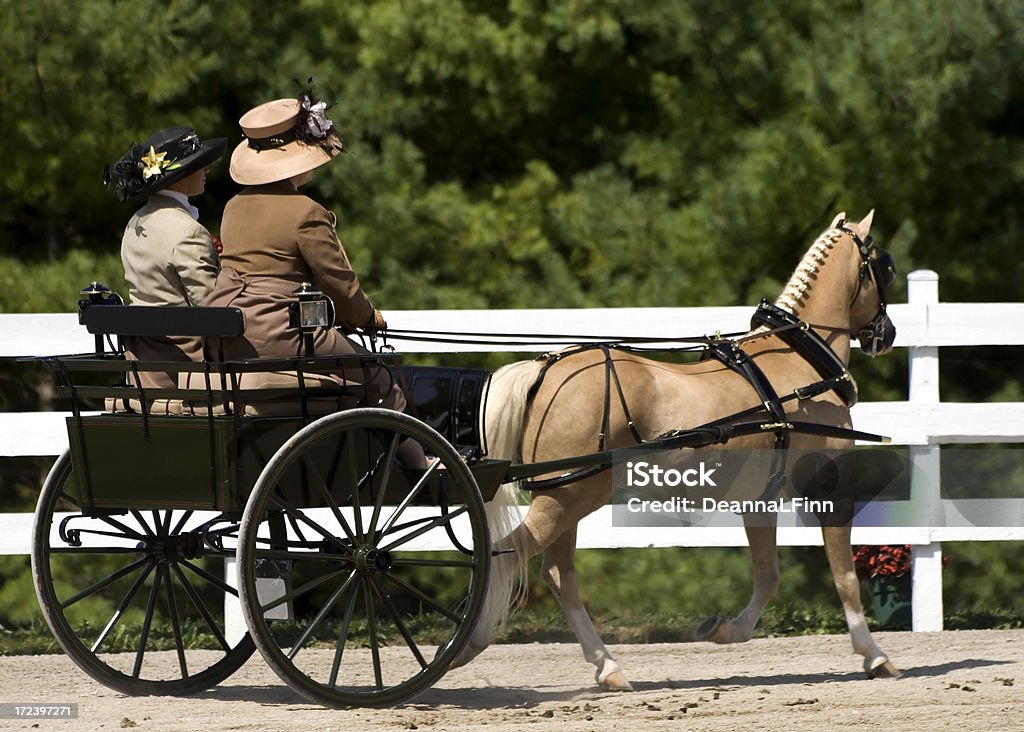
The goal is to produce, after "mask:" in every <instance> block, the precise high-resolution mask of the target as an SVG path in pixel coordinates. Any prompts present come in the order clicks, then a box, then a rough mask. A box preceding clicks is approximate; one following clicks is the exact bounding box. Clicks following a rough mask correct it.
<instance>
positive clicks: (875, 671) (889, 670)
mask: <svg viewBox="0 0 1024 732" xmlns="http://www.w3.org/2000/svg"><path fill="white" fill-rule="evenodd" d="M864 673H866V674H867V675H868V678H869V679H898V678H899V677H900V676H902V675H903V674H902V673H900V670H899V669H898V668H896V667H895V666H894V665H893V663H892V661H890V660H889V659H888V658H886V657H885V656H882V658H879V659H876V660H875V662H874V663H872V662H871V661H864Z"/></svg>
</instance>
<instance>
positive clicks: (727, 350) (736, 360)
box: [708, 340, 791, 448]
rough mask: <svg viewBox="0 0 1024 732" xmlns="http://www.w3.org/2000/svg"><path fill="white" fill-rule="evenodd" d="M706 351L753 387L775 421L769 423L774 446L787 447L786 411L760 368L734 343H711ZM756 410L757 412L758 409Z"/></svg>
mask: <svg viewBox="0 0 1024 732" xmlns="http://www.w3.org/2000/svg"><path fill="white" fill-rule="evenodd" d="M708 349H709V351H710V352H711V354H712V355H713V356H714V357H715V358H717V359H718V360H719V361H721V362H722V363H723V364H724V365H725V366H726V367H728V368H730V369H732V370H733V371H735V372H736V373H738V374H739V375H740V376H742V377H743V378H744V379H746V381H747V383H748V384H750V386H751V387H753V389H754V391H755V392H756V393H757V398H758V399H760V400H761V406H762V407H764V409H765V411H767V412H768V414H769V415H771V417H772V419H774V420H775V422H774V423H769V424H770V425H771V426H772V427H774V428H775V446H776V447H780V448H785V447H787V446H788V445H789V431H790V429H791V426H790V424H789V421H788V420H787V419H786V410H785V408H784V407H783V406H782V400H781V399H779V395H778V394H777V393H776V392H775V387H773V386H772V383H771V382H770V381H769V380H768V377H767V376H765V375H764V371H762V370H761V367H759V366H758V365H757V364H756V363H754V359H752V358H751V357H750V356H749V355H748V354H747V352H746V351H744V350H743V349H742V348H741V347H740V345H739V344H738V343H736V342H735V341H731V340H718V341H713V342H712V343H711V344H709V347H708ZM757 410H758V411H759V410H760V407H758V408H757ZM734 416H735V415H734ZM730 419H731V417H730Z"/></svg>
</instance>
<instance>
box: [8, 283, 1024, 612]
mask: <svg viewBox="0 0 1024 732" xmlns="http://www.w3.org/2000/svg"><path fill="white" fill-rule="evenodd" d="M907 280H908V302H907V303H906V304H894V305H890V315H891V317H892V320H893V322H894V323H895V324H896V326H897V329H898V335H897V340H896V344H895V345H896V347H898V348H906V349H907V350H908V356H909V358H908V361H909V373H908V385H909V389H908V395H909V397H908V399H907V401H899V402H866V403H861V404H858V405H856V406H855V407H854V409H853V419H854V424H855V425H856V427H857V428H858V429H861V430H865V431H868V432H878V433H882V434H885V435H889V436H891V437H892V440H893V443H895V444H898V445H906V446H908V448H909V452H910V459H911V462H912V464H913V467H914V470H913V477H912V479H911V497H910V503H911V504H912V505H914V506H916V507H917V509H918V510H924V511H926V512H928V514H929V515H935V516H972V515H978V514H979V513H982V514H983V513H988V514H989V515H999V516H1001V517H1003V519H1004V520H1003V521H1001V522H999V523H1002V524H1004V525H1001V526H984V525H963V526H950V525H948V524H947V523H946V522H937V523H935V524H932V523H929V522H928V521H924V522H922V523H917V522H915V523H914V525H912V526H898V525H886V526H861V525H857V524H856V523H855V525H854V530H853V541H854V543H857V544H888V543H900V544H911V545H912V547H913V551H912V588H913V629H914V630H916V631H934V630H941V629H942V546H941V544H942V542H944V541H1014V540H1024V499H1005V498H1004V499H959V500H957V499H943V498H941V495H940V485H939V457H940V450H941V446H942V445H948V444H964V443H1018V442H1024V403H1018V402H1000V403H944V402H942V401H941V400H940V398H939V348H942V347H971V346H1020V345H1024V326H1021V325H1020V324H1021V323H1024V303H942V302H939V299H938V280H939V278H938V275H937V274H936V273H934V272H932V271H930V270H919V271H916V272H912V273H910V275H909V276H908V278H907ZM751 312H752V309H751V308H749V307H724V308H614V309H586V310H578V309H572V310H563V309H559V310H447V311H389V312H388V321H389V322H390V323H391V324H392V325H394V326H396V327H398V326H400V327H401V328H403V329H405V330H423V331H435V330H446V331H468V332H480V333H538V334H551V333H558V334H565V333H571V334H576V335H577V337H579V336H583V335H600V336H624V335H629V336H633V337H650V338H668V337H690V336H693V335H700V334H704V333H713V332H723V333H728V332H743V331H745V330H746V329H747V328H748V326H749V320H750V315H751ZM0 334H2V337H0V358H5V357H8V358H10V357H21V356H30V355H39V354H46V355H49V354H55V353H82V352H88V351H91V350H92V349H93V347H94V341H93V337H92V336H91V335H89V334H87V333H86V332H85V330H84V329H83V328H82V326H80V325H79V324H78V322H77V317H76V316H75V315H74V314H65V313H58V314H53V313H50V314H29V315H0ZM394 345H396V346H397V347H398V350H399V351H401V352H404V353H410V354H411V353H459V352H470V351H491V350H496V349H495V348H494V347H493V346H486V345H471V344H464V343H463V344H460V343H423V342H418V341H396V342H395V343H394ZM556 345H557V344H554V343H552V347H556ZM501 350H503V351H518V352H536V351H537V350H538V348H537V347H536V346H532V345H515V346H508V347H503V348H502V349H501ZM66 417H67V414H65V413H58V412H32V413H10V412H8V413H0V456H6V457H12V456H14V457H17V456H50V455H57V454H59V453H60V452H62V451H63V450H64V449H65V448H66V447H67V432H66V429H65V423H64V420H65V418H66ZM1006 517H1011V518H1010V519H1009V520H1006ZM1014 517H1016V518H1014ZM31 523H32V516H31V514H26V513H6V514H0V554H26V553H28V552H29V550H30V534H31ZM968 523H969V522H968ZM1006 524H1009V525H1006ZM578 543H579V546H580V547H583V548H619V547H647V546H657V547H665V546H687V547H697V546H745V545H746V537H745V535H744V533H743V529H742V526H741V525H740V522H739V519H738V518H737V522H736V525H735V526H732V527H727V528H726V529H715V530H713V531H712V530H707V529H703V528H692V529H683V528H672V527H643V528H638V527H621V526H613V525H612V519H611V510H610V507H608V506H606V507H605V508H604V509H601V510H599V511H597V512H595V513H594V514H592V515H591V516H589V517H587V518H586V519H585V520H584V521H583V522H582V523H581V524H580V527H579V533H578ZM779 543H780V544H781V545H788V546H813V545H820V544H821V543H822V540H821V532H820V531H819V530H817V529H814V528H808V527H801V526H787V525H780V529H779Z"/></svg>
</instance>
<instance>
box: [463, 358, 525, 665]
mask: <svg viewBox="0 0 1024 732" xmlns="http://www.w3.org/2000/svg"><path fill="white" fill-rule="evenodd" d="M542 368H543V363H541V362H539V361H519V362H516V363H513V364H509V365H508V366H504V367H502V368H500V369H498V370H497V371H496V372H495V373H494V376H492V377H491V381H490V384H489V385H488V388H487V393H486V394H485V395H484V404H483V407H484V409H483V424H482V429H483V435H484V443H485V445H486V446H487V456H488V457H491V458H494V459H498V460H511V461H512V462H513V463H519V462H521V461H522V439H523V428H524V425H525V421H526V407H527V402H528V396H529V391H530V388H531V387H532V386H533V384H534V383H535V382H536V381H537V378H538V377H539V376H540V372H541V369H542ZM520 495H521V489H520V485H519V483H505V484H504V485H502V486H501V487H500V488H499V489H498V492H497V493H496V494H495V496H494V498H493V500H491V501H490V502H489V503H488V504H487V525H488V528H489V529H490V534H491V541H492V544H493V547H494V550H495V555H494V557H492V559H491V573H490V580H489V582H488V586H487V597H486V599H485V600H484V606H483V609H482V610H481V612H480V619H479V621H478V622H477V625H476V630H475V631H474V632H473V636H472V638H471V639H470V642H469V647H468V648H467V650H466V652H464V654H463V655H464V656H465V658H464V659H460V660H461V662H462V663H465V661H468V660H469V658H472V657H473V656H475V655H476V654H477V653H479V652H480V651H482V650H483V649H484V648H486V647H487V646H488V645H490V642H491V640H492V639H493V638H494V635H495V633H496V632H497V631H498V630H499V629H500V628H501V627H502V626H503V625H504V624H505V620H506V619H507V618H508V611H509V608H511V606H512V605H513V604H514V603H515V602H516V601H517V600H518V599H519V598H520V597H522V596H523V595H524V594H525V592H526V581H525V580H526V562H525V556H524V553H523V546H522V541H521V533H520V532H517V531H516V530H515V529H516V527H517V526H518V525H519V524H520V523H521V522H522V517H523V514H522V512H521V510H520Z"/></svg>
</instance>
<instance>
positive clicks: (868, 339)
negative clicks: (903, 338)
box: [857, 309, 896, 358]
mask: <svg viewBox="0 0 1024 732" xmlns="http://www.w3.org/2000/svg"><path fill="white" fill-rule="evenodd" d="M857 340H858V341H860V350H861V351H862V352H863V353H864V354H865V355H867V356H870V357H871V358H875V357H876V356H884V355H885V354H887V353H888V352H889V351H891V350H892V344H893V343H894V342H895V340H896V326H895V325H893V324H892V321H891V320H890V319H889V314H888V313H887V312H885V310H884V309H882V310H879V311H878V315H876V316H875V317H874V319H873V320H872V321H871V322H870V323H868V324H867V325H865V326H864V327H863V328H861V329H860V330H859V331H857Z"/></svg>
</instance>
